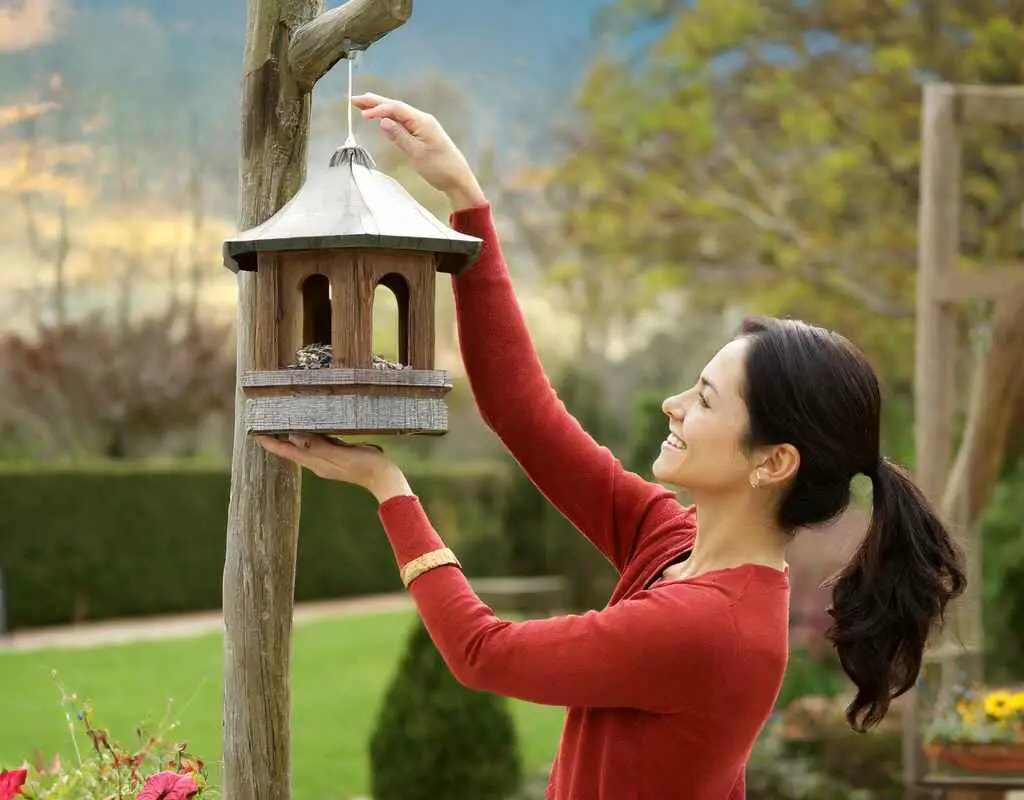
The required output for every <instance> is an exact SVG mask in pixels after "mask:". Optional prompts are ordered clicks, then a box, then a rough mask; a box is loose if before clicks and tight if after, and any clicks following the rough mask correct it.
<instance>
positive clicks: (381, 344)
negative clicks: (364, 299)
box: [373, 272, 409, 366]
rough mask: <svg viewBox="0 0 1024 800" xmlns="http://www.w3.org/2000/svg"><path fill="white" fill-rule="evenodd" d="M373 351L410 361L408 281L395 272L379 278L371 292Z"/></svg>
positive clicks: (399, 359)
mask: <svg viewBox="0 0 1024 800" xmlns="http://www.w3.org/2000/svg"><path fill="white" fill-rule="evenodd" d="M373 352H374V354H375V355H379V356H382V357H383V358H386V359H387V360H388V361H392V362H397V363H399V364H402V365H403V366H408V364H409V284H408V282H407V281H406V280H405V278H404V277H403V276H401V275H399V274H397V273H394V272H392V273H389V274H387V275H385V276H384V277H383V278H381V279H380V280H379V281H378V282H377V286H376V288H375V289H374V292H373Z"/></svg>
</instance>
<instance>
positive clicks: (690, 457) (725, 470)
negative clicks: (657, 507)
mask: <svg viewBox="0 0 1024 800" xmlns="http://www.w3.org/2000/svg"><path fill="white" fill-rule="evenodd" d="M749 346H750V342H749V340H747V339H745V338H739V339H735V340H733V341H731V342H729V343H728V344H727V345H725V347H723V348H722V349H721V350H719V351H718V353H717V354H716V355H715V357H714V358H712V359H711V361H709V362H708V364H707V366H706V367H705V368H704V370H703V372H701V374H700V378H699V379H698V381H697V383H696V384H695V385H694V386H693V387H692V388H690V389H687V390H686V391H685V392H682V393H681V394H677V395H673V396H672V397H669V398H668V399H667V400H665V402H664V403H662V409H663V410H664V412H665V413H666V414H667V415H668V418H669V423H668V427H669V431H670V433H669V435H668V437H667V438H666V439H665V441H664V442H663V443H662V445H661V453H660V454H659V455H658V458H657V460H655V462H654V467H653V472H654V477H655V478H656V479H657V480H658V481H661V482H662V483H667V484H672V485H674V486H679V487H681V488H685V489H689V490H691V491H696V492H705V493H707V492H716V493H717V492H730V491H735V490H736V489H740V488H743V487H744V486H745V487H746V488H748V489H749V488H750V479H751V475H752V473H753V469H754V464H753V463H752V458H751V455H750V454H749V453H747V452H745V450H744V448H743V446H742V444H743V437H744V436H745V434H746V432H747V427H748V426H747V422H748V417H747V407H746V404H745V403H744V401H743V397H742V394H741V392H742V388H743V380H744V373H745V369H744V364H745V359H746V353H747V348H748V347H749Z"/></svg>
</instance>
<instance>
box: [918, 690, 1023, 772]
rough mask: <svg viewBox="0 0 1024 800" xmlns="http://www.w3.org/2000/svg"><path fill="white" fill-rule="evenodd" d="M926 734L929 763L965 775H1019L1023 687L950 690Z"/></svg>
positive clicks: (1021, 755) (937, 707)
mask: <svg viewBox="0 0 1024 800" xmlns="http://www.w3.org/2000/svg"><path fill="white" fill-rule="evenodd" d="M933 711H934V713H933V716H932V719H931V722H930V724H929V726H928V729H927V732H926V745H927V752H928V755H929V757H930V758H931V760H932V761H933V763H935V764H938V765H942V766H945V767H953V768H956V769H960V770H965V771H969V772H980V773H1001V774H1006V773H1021V774H1024V687H1016V688H1014V687H985V686H978V687H959V686H958V687H955V688H954V689H953V690H952V691H950V692H948V693H947V694H946V696H945V697H941V698H940V701H939V702H938V703H937V704H936V706H935V707H934V710H933Z"/></svg>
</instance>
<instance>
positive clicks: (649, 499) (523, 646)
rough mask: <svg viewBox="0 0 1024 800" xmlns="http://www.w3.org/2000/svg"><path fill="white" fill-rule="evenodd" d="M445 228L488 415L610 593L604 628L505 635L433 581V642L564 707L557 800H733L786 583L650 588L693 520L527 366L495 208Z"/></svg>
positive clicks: (419, 521) (500, 681)
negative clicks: (464, 242) (597, 553)
mask: <svg viewBox="0 0 1024 800" xmlns="http://www.w3.org/2000/svg"><path fill="white" fill-rule="evenodd" d="M452 224H453V226H454V227H455V228H457V229H458V230H461V231H464V232H466V233H469V234H472V235H475V236H479V237H480V238H482V239H483V240H484V246H483V250H482V252H481V255H480V257H479V259H478V261H477V263H476V264H475V265H474V266H473V267H472V268H470V269H469V270H467V271H466V272H465V273H463V274H462V275H460V276H459V277H458V278H457V279H456V280H455V282H454V284H455V299H456V307H457V312H458V324H459V338H460V343H461V348H462V355H463V359H464V361H465V364H466V370H467V373H468V375H469V380H470V383H471V385H472V388H473V393H474V395H475V397H476V402H477V405H478V407H479V409H480V413H481V415H482V417H483V419H484V420H485V421H486V422H487V424H488V425H489V426H490V427H491V428H492V429H493V430H494V431H495V433H497V435H498V436H499V437H500V438H501V440H502V442H503V443H504V444H505V446H506V447H508V449H509V451H510V452H511V453H512V455H513V456H514V457H515V458H516V460H517V461H518V462H519V464H520V465H521V466H522V468H523V469H524V470H525V471H526V473H527V474H528V475H529V476H530V478H531V480H532V481H533V482H534V483H535V484H536V486H537V487H538V488H539V489H540V491H542V492H543V493H544V495H545V496H546V497H547V498H548V500H550V501H551V502H552V503H553V504H554V505H555V506H556V507H557V508H558V509H559V510H560V511H561V512H562V513H563V514H564V515H565V516H566V518H568V519H569V521H571V522H572V523H573V524H574V525H575V527H576V528H578V529H579V531H580V532H581V533H582V534H583V535H585V536H586V537H587V538H588V539H589V540H590V541H591V542H592V543H593V544H594V545H595V546H596V547H598V548H599V549H600V550H601V552H602V553H604V555H605V556H606V557H607V558H608V559H609V560H610V561H611V562H612V564H614V566H615V567H616V569H617V570H618V572H619V575H620V578H619V581H618V585H617V586H616V588H615V591H614V593H613V595H612V598H611V601H610V602H609V604H608V606H607V607H605V608H604V609H602V610H601V611H591V612H588V613H585V614H578V615H571V616H563V617H555V618H553V619H544V620H531V621H526V622H509V621H505V620H502V619H499V618H498V617H496V616H495V615H494V613H493V612H492V611H491V609H490V608H488V607H487V606H486V605H484V604H483V603H482V602H481V601H480V599H479V598H478V597H477V595H476V594H475V593H474V592H473V590H472V588H471V587H470V585H469V583H468V582H467V580H466V578H465V576H464V575H463V574H462V572H461V571H460V570H459V569H457V568H455V567H447V566H446V567H439V568H437V569H434V570H432V571H430V572H427V573H424V574H423V575H421V576H420V577H419V578H417V579H416V580H415V581H413V583H412V585H411V587H410V593H411V595H412V597H413V599H414V601H415V603H416V606H417V608H418V609H419V613H420V615H421V616H422V618H423V621H424V623H425V625H426V627H427V629H428V630H429V631H430V634H431V636H432V637H433V640H434V642H435V643H436V645H437V647H438V650H439V651H440V653H441V655H442V656H443V657H444V659H445V661H446V663H447V664H448V666H449V667H450V668H451V670H452V673H453V674H454V675H455V677H456V678H458V680H459V681H461V682H462V683H463V684H465V685H466V686H469V687H471V688H473V689H477V690H480V691H489V692H494V693H497V694H501V695H506V696H509V697H515V698H520V699H522V700H528V701H530V702H534V703H543V704H547V705H555V706H565V707H567V714H566V719H565V727H564V730H563V733H562V739H561V742H560V745H559V749H558V755H557V759H556V761H555V764H554V767H553V769H552V773H551V781H550V786H549V788H548V793H547V797H548V798H549V799H550V800H672V799H673V798H680V799H681V800H683V799H685V800H742V798H743V797H744V796H745V790H744V766H745V764H746V761H747V758H748V756H749V754H750V750H751V747H752V746H753V744H754V740H755V739H756V737H757V735H758V733H759V732H760V730H761V727H762V725H763V724H764V722H765V720H766V719H767V718H768V716H769V715H770V714H771V712H772V709H773V706H774V704H775V700H776V697H777V695H778V691H779V687H780V685H781V682H782V676H783V672H784V671H785V666H786V658H787V652H788V636H787V635H788V616H789V583H788V578H787V576H786V575H785V574H784V573H781V572H779V571H778V570H773V569H771V568H769V567H763V566H755V565H746V566H741V567H736V568H733V569H725V570H720V571H717V572H711V573H706V574H704V575H700V576H699V577H695V578H689V579H686V580H681V581H660V582H657V583H654V582H655V581H656V580H657V579H658V578H659V576H660V575H661V573H662V571H663V570H664V569H665V567H666V566H668V565H669V564H670V563H671V562H673V561H677V560H679V559H680V557H682V556H684V555H685V554H686V553H687V552H688V551H689V550H690V549H691V548H692V546H693V543H694V541H695V538H696V535H697V517H696V512H695V510H694V509H693V508H692V507H684V506H682V505H680V504H679V502H678V501H677V500H676V497H675V495H674V494H673V493H671V492H669V491H667V490H665V489H663V488H662V487H660V486H658V485H656V484H653V483H650V482H648V481H645V480H643V479H642V478H640V477H639V476H637V475H635V474H632V473H629V472H627V471H625V470H624V469H623V467H622V466H621V464H620V463H619V462H618V461H617V460H616V459H615V458H614V457H613V456H612V454H611V453H610V452H608V450H606V449H605V448H603V447H601V446H599V445H598V444H596V443H595V442H594V441H593V440H592V439H591V438H590V437H589V436H588V435H587V434H586V433H585V432H584V431H583V430H582V429H581V427H580V425H579V424H578V423H577V421H576V420H575V419H574V418H573V417H572V416H571V415H570V414H569V413H568V412H567V411H566V409H565V407H564V406H563V405H562V403H561V401H560V400H559V399H558V397H557V396H556V394H555V392H554V390H553V389H552V387H551V385H550V383H549V382H548V380H547V378H546V377H545V374H544V371H543V368H542V366H541V363H540V361H539V359H538V357H537V353H536V351H535V350H534V347H533V343H532V341H531V338H530V335H529V332H528V331H527V328H526V325H525V323H524V320H523V316H522V314H521V311H520V308H519V305H518V303H517V301H516V297H515V294H514V292H513V289H512V283H511V281H510V279H509V274H508V270H507V268H506V266H505V263H504V259H503V257H502V254H501V249H500V245H499V243H498V240H497V236H496V234H495V231H494V227H493V223H492V219H491V212H490V208H489V207H483V208H477V209H471V210H468V211H463V212H459V213H457V214H455V215H453V217H452ZM380 516H381V520H382V522H383V524H384V527H385V530H386V531H387V535H388V538H389V539H390V541H391V545H392V548H393V549H394V553H395V557H396V559H397V561H398V563H399V565H401V564H405V563H406V562H407V561H409V560H410V559H412V558H415V557H417V556H419V555H422V554H423V553H425V552H427V551H429V550H433V549H435V548H438V547H443V546H444V544H443V542H442V540H441V539H440V537H439V536H438V534H437V533H436V532H435V530H434V529H433V527H432V526H431V524H430V521H429V520H428V519H427V517H426V516H425V514H424V512H423V509H422V507H421V505H420V503H419V500H418V499H417V498H415V497H398V498H393V499H391V500H388V501H385V502H384V503H382V504H381V507H380Z"/></svg>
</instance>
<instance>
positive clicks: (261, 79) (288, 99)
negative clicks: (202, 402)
mask: <svg viewBox="0 0 1024 800" xmlns="http://www.w3.org/2000/svg"><path fill="white" fill-rule="evenodd" d="M322 8H323V2H322V0H249V3H248V19H247V31H246V44H245V56H244V67H243V69H244V73H243V75H244V77H243V86H242V142H241V147H242V157H241V165H240V170H241V185H240V198H239V206H240V208H239V225H240V227H241V229H243V230H244V229H246V228H249V227H251V226H253V225H257V224H259V223H261V222H263V221H264V220H266V219H267V218H269V217H270V216H272V215H273V214H274V213H275V212H276V211H277V210H278V209H280V208H281V206H283V205H284V204H285V202H287V201H288V199H289V198H291V197H292V195H294V194H295V192H296V191H297V190H298V189H299V187H300V185H301V184H302V180H303V177H304V172H305V164H306V145H307V140H308V136H309V111H310V95H309V93H308V92H307V91H305V90H304V89H302V88H300V87H299V85H298V83H297V82H296V81H295V79H294V78H293V77H292V75H291V74H290V72H289V67H288V52H287V51H288V43H289V37H290V35H291V32H292V29H293V28H294V27H296V26H298V25H301V24H303V23H305V22H308V21H309V20H311V19H313V17H315V16H316V15H317V14H318V13H319V12H320V11H321V10H322ZM255 300H256V276H255V274H254V273H248V272H240V273H239V275H238V312H237V336H238V342H237V368H238V370H239V372H242V371H246V370H251V369H254V368H255V367H256V359H257V354H256V352H255V350H256V341H255V335H254V334H255V329H256V314H255V312H256V304H255ZM244 402H245V400H244V397H243V395H242V394H241V391H240V390H236V395H235V435H234V450H233V460H232V466H231V499H230V505H229V517H228V530H227V552H226V555H225V562H224V586H223V597H224V623H225V635H224V720H223V745H224V788H223V793H224V797H225V799H226V800H288V798H289V797H290V796H291V761H290V759H291V755H290V744H291V734H290V722H291V720H290V716H291V715H290V707H291V702H290V692H289V683H288V682H289V671H290V662H291V632H292V608H293V599H294V587H295V559H296V553H297V549H298V534H299V486H300V483H299V471H298V468H297V467H296V466H295V465H294V464H292V463H290V462H287V461H285V460H283V459H279V458H275V457H273V456H270V455H269V454H267V453H266V452H265V451H263V450H262V449H261V448H259V447H258V446H257V445H256V444H255V443H254V442H253V441H252V439H250V438H249V436H247V434H246V432H245V426H244V418H245V415H244Z"/></svg>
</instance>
